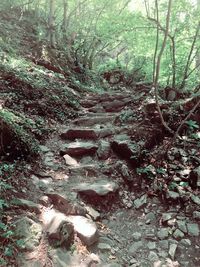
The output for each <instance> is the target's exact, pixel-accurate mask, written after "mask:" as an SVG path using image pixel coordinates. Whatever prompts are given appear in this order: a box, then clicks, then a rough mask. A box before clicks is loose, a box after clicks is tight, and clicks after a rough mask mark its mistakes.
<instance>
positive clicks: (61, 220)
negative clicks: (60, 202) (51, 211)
mask: <svg viewBox="0 0 200 267" xmlns="http://www.w3.org/2000/svg"><path fill="white" fill-rule="evenodd" d="M47 232H48V237H49V242H50V244H51V245H53V246H62V245H65V247H69V246H70V245H71V244H72V242H73V239H74V226H73V224H72V223H71V222H68V221H67V220H66V218H65V216H63V217H62V216H58V217H56V218H55V219H54V220H53V221H52V222H51V224H50V225H49V228H48V229H47Z"/></svg>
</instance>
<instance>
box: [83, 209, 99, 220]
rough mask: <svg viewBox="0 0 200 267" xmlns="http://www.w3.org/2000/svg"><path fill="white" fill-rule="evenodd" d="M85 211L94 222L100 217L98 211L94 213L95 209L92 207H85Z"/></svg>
mask: <svg viewBox="0 0 200 267" xmlns="http://www.w3.org/2000/svg"><path fill="white" fill-rule="evenodd" d="M85 209H86V211H87V213H88V214H89V215H90V217H91V218H92V219H93V220H94V221H96V220H98V219H99V218H100V216H101V215H100V213H99V212H98V211H96V210H95V209H93V208H92V207H89V206H85Z"/></svg>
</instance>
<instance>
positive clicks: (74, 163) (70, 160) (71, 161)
mask: <svg viewBox="0 0 200 267" xmlns="http://www.w3.org/2000/svg"><path fill="white" fill-rule="evenodd" d="M63 158H64V159H65V163H66V165H67V166H79V164H78V162H77V160H76V159H73V158H72V157H70V156H69V155H67V154H65V155H64V156H63Z"/></svg>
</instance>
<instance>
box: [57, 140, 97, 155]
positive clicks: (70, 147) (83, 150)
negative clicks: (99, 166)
mask: <svg viewBox="0 0 200 267" xmlns="http://www.w3.org/2000/svg"><path fill="white" fill-rule="evenodd" d="M97 149H98V147H97V145H95V144H93V143H89V142H74V143H70V144H66V145H63V147H62V148H61V151H60V154H61V155H65V154H68V155H70V156H72V157H82V156H86V155H94V154H95V153H96V151H97Z"/></svg>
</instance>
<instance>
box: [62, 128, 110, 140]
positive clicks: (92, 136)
mask: <svg viewBox="0 0 200 267" xmlns="http://www.w3.org/2000/svg"><path fill="white" fill-rule="evenodd" d="M113 133H114V131H113V130H112V129H110V128H101V129H89V128H78V129H76V128H74V129H68V130H67V131H66V132H64V133H62V134H61V135H60V136H61V138H62V139H68V140H75V139H86V140H97V139H98V138H104V137H107V136H109V135H112V134H113Z"/></svg>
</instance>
